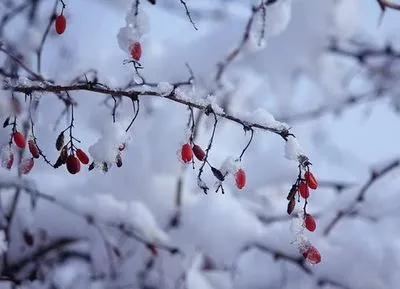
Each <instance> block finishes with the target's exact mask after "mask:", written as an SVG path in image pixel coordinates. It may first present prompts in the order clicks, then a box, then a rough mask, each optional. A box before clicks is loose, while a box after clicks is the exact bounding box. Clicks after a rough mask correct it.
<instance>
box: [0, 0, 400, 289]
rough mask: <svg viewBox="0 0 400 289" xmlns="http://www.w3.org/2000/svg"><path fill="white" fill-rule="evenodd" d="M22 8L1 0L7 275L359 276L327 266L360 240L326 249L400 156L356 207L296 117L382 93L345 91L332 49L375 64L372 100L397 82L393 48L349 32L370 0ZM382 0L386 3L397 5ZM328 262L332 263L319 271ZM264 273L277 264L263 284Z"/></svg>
mask: <svg viewBox="0 0 400 289" xmlns="http://www.w3.org/2000/svg"><path fill="white" fill-rule="evenodd" d="M371 1H372V0H371ZM18 2H21V3H18ZM22 2H23V1H5V2H4V3H1V4H0V78H1V82H0V83H1V84H0V85H1V91H0V119H1V121H2V122H3V127H2V130H1V131H0V157H1V159H0V161H1V173H0V192H1V196H0V197H1V198H0V237H1V238H0V245H1V246H0V251H1V252H2V254H3V261H4V262H3V263H2V267H1V268H0V269H1V270H0V278H1V280H3V281H4V282H8V283H10V284H7V285H11V287H15V286H28V287H31V286H34V287H43V288H44V287H46V288H47V287H49V288H80V287H82V288H91V287H96V288H97V287H98V288H119V287H121V288H123V287H128V288H130V287H132V288H134V287H138V288H188V289H197V288H213V287H215V288H218V287H229V288H230V287H232V288H252V287H260V288H264V287H273V288H275V287H277V284H276V282H275V281H276V280H278V279H279V280H284V281H285V282H288V283H290V284H284V285H282V284H279V286H281V287H282V286H283V287H296V286H298V287H304V286H309V284H310V279H312V280H311V281H313V282H314V281H315V284H318V286H325V285H329V286H330V285H332V286H336V287H343V288H347V287H351V286H348V285H349V284H346V282H343V280H340V279H339V280H336V276H338V274H335V272H333V271H334V269H332V268H340V270H343V271H344V270H346V268H345V267H346V266H350V265H351V262H348V261H346V260H347V259H348V258H353V257H354V258H353V259H354V260H357V257H358V256H355V255H356V254H355V253H354V252H356V253H358V252H360V251H358V250H351V251H350V254H345V253H343V255H342V256H337V254H336V255H335V256H336V257H335V258H337V259H333V258H331V257H330V256H332V255H333V254H332V248H331V247H333V246H330V245H331V243H330V241H331V240H330V233H331V231H332V230H339V228H340V229H341V228H342V227H339V226H337V225H336V224H338V223H340V224H343V225H345V224H346V221H349V220H348V219H351V218H354V217H359V216H361V215H362V218H364V219H366V220H364V219H363V224H364V223H366V222H369V221H370V220H371V222H372V221H376V219H377V217H375V216H370V214H366V213H365V212H367V211H368V210H362V208H361V206H362V203H363V201H364V199H365V198H366V197H368V196H366V192H367V191H368V190H370V187H373V185H374V183H375V182H376V181H378V180H379V179H380V178H381V177H382V176H385V175H386V174H388V173H389V172H391V170H393V169H395V168H397V167H399V166H400V162H399V161H398V159H396V160H394V161H393V162H391V163H389V164H388V165H386V166H383V168H382V167H379V168H378V169H376V170H373V172H372V173H371V176H370V178H369V179H368V181H367V183H366V184H364V185H362V186H360V187H361V188H360V189H359V190H358V192H357V193H358V194H357V195H354V194H353V196H355V198H354V200H349V199H350V197H348V195H345V193H347V192H348V191H349V190H348V189H349V188H350V187H351V186H350V185H348V184H347V183H345V182H344V183H342V182H337V181H336V180H335V178H334V176H333V174H331V173H328V172H330V168H326V167H324V165H326V163H327V162H334V160H333V159H334V158H333V157H331V158H330V159H329V158H328V157H327V159H329V161H327V159H323V158H322V157H321V156H320V155H321V152H320V151H318V153H317V152H316V151H314V149H313V147H312V144H310V143H309V142H307V141H306V140H305V135H306V134H304V131H303V129H302V127H300V128H299V130H297V128H298V127H297V126H296V125H295V124H296V122H297V121H298V120H299V119H300V120H303V119H308V118H314V117H318V116H320V115H323V114H325V113H326V112H330V111H335V112H340V110H342V109H344V108H345V107H347V106H356V105H358V103H363V102H365V101H367V100H368V101H371V100H375V98H374V97H373V96H371V95H370V94H368V95H367V97H365V92H364V91H363V93H361V94H360V95H356V94H354V93H353V92H352V93H351V96H350V97H349V98H348V99H344V97H345V95H346V93H344V91H343V90H342V87H341V86H340V88H341V89H338V88H337V87H336V86H335V85H333V84H337V85H338V86H339V83H341V84H343V83H345V81H344V79H341V75H340V74H341V70H343V71H344V70H346V69H345V68H346V67H345V65H344V64H342V65H340V69H339V71H335V73H328V76H326V75H323V74H322V72H323V70H324V69H325V68H326V67H330V68H332V66H335V65H331V61H332V59H326V58H325V56H326V54H329V55H330V54H334V55H336V56H338V55H339V56H340V57H345V58H349V59H353V61H354V60H355V61H354V62H356V63H357V65H361V66H364V67H363V68H364V72H365V75H362V76H359V77H360V78H362V77H364V78H363V79H361V80H364V82H362V81H361V82H360V83H368V84H369V86H371V87H372V89H373V88H375V89H376V95H378V96H376V99H378V98H383V97H387V95H389V94H390V93H389V92H390V91H389V90H390V89H389V87H391V86H393V87H396V85H397V83H396V79H397V75H398V74H399V73H398V71H400V69H398V67H397V66H398V64H397V62H396V61H395V60H397V58H398V55H399V52H398V51H396V49H395V48H394V46H392V45H391V44H390V45H389V44H388V45H387V46H386V47H384V48H382V49H381V48H379V47H378V46H371V47H363V46H362V45H366V43H368V41H365V43H364V42H363V41H360V40H359V39H355V40H354V39H351V40H348V39H350V38H351V37H350V31H349V30H351V29H350V28H349V27H348V26H344V27H342V26H341V27H339V26H340V25H344V24H341V23H342V22H346V19H347V18H353V17H347V18H346V17H343V18H342V17H339V16H340V15H341V13H343V11H345V12H346V13H349V14H350V15H352V16H354V14H355V13H352V12H354V11H357V13H358V12H359V11H361V10H362V9H361V8H359V9H358V10H357V9H356V10H352V9H355V8H354V7H356V5H355V4H354V3H355V0H349V1H329V0H328V1H317V0H311V1H306V2H304V3H301V5H300V4H293V7H297V8H296V9H298V10H295V9H293V7H292V1H290V0H270V1H258V2H257V1H231V2H232V3H228V2H229V1H223V0H221V1H218V0H216V1H215V2H214V3H206V2H204V1H190V2H189V1H176V2H174V1H154V0H148V1H138V0H130V1H128V2H129V5H125V4H126V3H125V4H120V3H119V2H118V1H115V2H114V1H111V2H112V3H111V2H110V1H109V3H108V2H107V3H101V4H99V3H91V2H90V1H89V2H87V1H76V2H74V1H65V0H53V4H54V5H50V4H51V3H49V2H52V1H27V2H26V3H22ZM167 2H168V3H167ZM250 2H251V3H250ZM333 2H334V3H333ZM350 2H352V3H353V4H348V3H350ZM378 2H379V3H378V4H379V5H380V8H381V11H382V13H384V12H385V11H387V9H397V8H396V7H397V5H396V4H393V3H389V4H388V3H387V2H386V1H378ZM121 3H122V2H121ZM149 4H150V5H149ZM103 5H104V6H103ZM107 5H111V6H112V7H113V9H108V7H109V6H107ZM296 5H297V6H296ZM351 5H354V6H351ZM126 6H128V7H126ZM105 7H107V8H105ZM302 9H304V11H303V10H302ZM398 9H400V7H398ZM121 11H122V12H121ZM297 11H300V12H297ZM301 11H303V13H302V12H301ZM327 11H329V12H327ZM338 11H341V13H339V12H338ZM166 12H167V13H166ZM171 12H179V13H176V15H175V16H174V15H172V14H173V13H172V14H171ZM181 12H184V13H181ZM242 12H246V13H242ZM247 12H248V13H247ZM296 13H299V14H296ZM329 13H332V15H333V16H332V15H330V14H329ZM179 14H182V15H185V18H184V20H185V21H183V22H182V23H185V24H179V23H178V22H179V21H178V22H176V17H177V15H178V17H179ZM242 14H243V15H242ZM247 14H249V15H247ZM292 14H293V15H295V17H294V18H293V23H291V22H290V21H292V20H291V15H292ZM244 17H248V18H247V20H246V23H243V19H244ZM314 18H315V21H313V19H314ZM296 19H297V20H296ZM298 19H301V21H300V20H298ZM304 19H306V21H305V20H304ZM320 19H324V21H322V20H320ZM310 23H311V24H310ZM327 23H329V25H333V27H327V26H326V25H328V24H327ZM150 24H151V25H150ZM117 25H118V26H121V28H120V29H119V30H118V29H115V27H117ZM182 25H186V27H185V26H182ZM212 25H215V26H217V27H213V26H212ZM335 25H337V26H338V27H336V26H335ZM188 27H190V29H192V28H193V31H191V33H193V34H190V37H189V34H188V32H187V29H188ZM150 28H151V29H150ZM344 28H345V29H344ZM197 30H199V32H197ZM66 31H67V33H65V32H66ZM286 31H287V34H286ZM343 31H346V33H349V34H346V37H344V36H343V37H341V35H340V34H341V33H343ZM171 32H172V34H171ZM328 32H329V33H328ZM278 34H280V36H279V37H281V38H280V39H281V40H279V38H275V37H274V36H276V35H278ZM314 34H316V35H314ZM171 35H172V36H173V37H171ZM290 35H291V36H290ZM115 36H116V37H115ZM314 36H315V37H314ZM290 37H292V38H296V39H294V40H293V39H292V40H290V41H294V42H293V43H292V42H290V41H289V38H290ZM115 38H116V39H115ZM297 38H298V39H297ZM314 38H315V39H314ZM336 38H338V39H336ZM299 39H301V40H299ZM236 41H237V43H235V42H236ZM279 43H284V45H283V44H279ZM266 44H268V45H266ZM274 45H276V46H274ZM342 45H343V46H342ZM118 47H119V48H120V50H121V51H118ZM349 47H350V48H349ZM292 48H294V49H292ZM364 48H365V49H364ZM118 52H119V53H118ZM121 52H122V53H121ZM311 52H312V53H311ZM371 57H372V58H374V60H375V61H370V60H371ZM375 58H376V59H375ZM388 63H389V64H390V65H389V64H388ZM352 65H354V63H352ZM303 70H304V71H306V72H307V73H308V74H309V75H308V77H309V78H311V80H314V81H316V80H317V81H319V82H323V85H322V88H323V89H321V91H323V92H324V89H327V88H328V92H329V93H327V94H329V95H330V93H333V94H336V93H337V94H340V96H341V97H340V98H339V99H338V100H337V101H338V103H336V100H335V97H333V96H332V97H331V99H330V100H329V103H328V104H323V103H322V105H321V107H319V103H318V102H317V101H311V100H310V99H307V100H304V99H300V100H298V99H297V100H296V101H294V102H293V101H291V99H290V101H289V97H292V96H293V95H297V93H295V91H294V88H295V87H297V86H294V77H293V76H294V75H296V76H297V75H299V73H302V71H303ZM347 79H348V77H347V78H346V80H347ZM308 80H309V79H308ZM359 80H360V79H359ZM306 82H307V81H306ZM331 82H332V83H331ZM308 85H309V84H308ZM374 85H376V87H374ZM306 86H307V84H306ZM356 86H357V85H356ZM301 87H302V86H301ZM371 87H369V88H370V89H371ZM303 89H304V87H303ZM310 91H311V89H310ZM312 91H314V90H312ZM338 92H339V93H338ZM300 94H301V95H303V94H304V93H303V94H302V93H300ZM396 95H397V94H396ZM275 96H276V98H275ZM330 96H331V95H330ZM300 97H301V96H300ZM266 99H268V101H266ZM321 102H322V101H321ZM392 102H393V103H394V104H393V106H394V107H396V106H398V105H397V104H398V101H396V98H394V99H393V100H392ZM332 103H333V104H334V105H333V106H332V108H331V105H332ZM297 105H299V106H300V107H301V109H300V111H301V113H299V114H297V113H294V112H295V111H297V109H298V107H296V106H297ZM269 109H271V111H274V112H275V116H276V118H275V117H274V116H273V115H272V114H271V113H270V112H269V111H268V110H269ZM292 113H293V115H292ZM319 129H320V130H321V131H318V133H317V134H315V135H316V136H317V137H314V138H313V139H315V140H316V141H320V139H325V136H324V137H323V138H321V137H320V136H321V135H322V130H324V129H325V124H322V125H321V126H320V128H319ZM345 129H347V127H346V128H343V130H345ZM357 129H358V128H357ZM326 130H327V131H329V129H328V128H326ZM298 131H300V132H301V134H300V136H301V137H299V139H297V138H296V135H297V132H298ZM355 133H356V132H355V131H354V130H353V131H352V133H351V135H353V134H355ZM326 138H327V136H326ZM272 139H274V140H276V141H272ZM338 139H339V140H340V139H341V138H339V137H338ZM303 141H304V143H305V144H306V148H307V152H306V150H305V149H303V148H302V147H301V145H300V143H303ZM332 143H333V141H332ZM321 147H322V149H321V150H324V149H325V145H321ZM308 151H311V153H310V154H308ZM323 155H324V156H328V155H329V154H328V153H326V154H325V153H323ZM336 155H337V154H336ZM310 156H312V159H311V157H310ZM285 158H286V159H285ZM338 159H339V158H337V159H336V160H335V161H337V160H338ZM344 159H345V158H344V157H343V158H341V159H340V161H342V162H344ZM341 172H343V168H341ZM342 175H343V174H341V176H342ZM351 189H353V187H351ZM332 191H337V192H338V195H337V198H336V197H335V198H333V197H332V194H331V193H332ZM351 192H353V191H351ZM339 193H342V195H339ZM350 195H352V194H350ZM285 196H286V200H285ZM343 196H344V197H343ZM338 199H340V200H338ZM332 200H333V202H336V203H335V204H334V205H332V206H327V205H326V204H327V203H328V202H332ZM342 200H344V203H342ZM346 202H347V203H346ZM321 204H323V205H321ZM285 210H286V212H285ZM289 221H290V222H291V225H289ZM354 223H355V225H354V226H355V229H354V230H358V229H359V227H358V224H357V223H356V222H354ZM289 226H290V228H291V231H292V235H291V237H290V239H289V238H288V237H287V235H285V234H286V232H287V227H289ZM283 227H285V228H284V229H283ZM351 230H353V229H351ZM282 232H285V233H282ZM374 233H375V231H374ZM338 236H339V237H337V236H336V237H337V239H335V246H336V247H338V246H341V243H340V241H341V239H340V235H339V234H338ZM360 236H361V235H360ZM371 237H372V238H373V236H371ZM348 239H350V238H348ZM277 240H279V242H276V241H277ZM292 247H296V249H297V250H292ZM336 247H335V250H336ZM393 247H394V248H397V247H396V246H393ZM319 250H320V251H319ZM329 251H330V252H329ZM375 251H377V250H375ZM327 252H328V254H325V253H327ZM335 252H336V253H337V251H335ZM254 253H255V254H256V255H254ZM362 253H363V258H364V257H365V258H366V256H369V254H370V250H369V249H368V250H366V251H364V252H362ZM264 254H265V255H267V256H270V257H271V258H264V256H263V255H264ZM392 255H393V256H395V255H394V254H392ZM254 256H257V257H256V258H253V257H254ZM342 258H343V259H342ZM346 258H347V259H346ZM344 259H346V260H344ZM381 259H382V260H384V259H385V258H381ZM249 260H250V262H248V261H249ZM338 260H339V261H340V262H341V261H342V260H344V261H343V262H341V264H340V265H339V266H338V262H339V261H338ZM321 263H323V266H324V267H322V268H323V270H324V274H321V273H320V271H318V270H314V267H313V265H318V266H320V265H319V264H321ZM365 263H366V264H367V263H368V264H373V263H374V262H365ZM392 263H393V264H396V262H392ZM392 263H391V264H392ZM288 264H289V266H286V265H288ZM349 264H350V265H349ZM274 265H277V266H276V267H274ZM353 265H354V264H353ZM342 266H343V269H342ZM389 267H393V268H394V270H395V269H396V268H397V267H396V266H395V265H393V266H389ZM326 268H328V269H326ZM329 268H331V269H329ZM275 269H276V270H275ZM350 269H351V267H350ZM257 270H261V271H260V272H264V271H265V270H269V271H270V272H271V273H270V274H269V275H267V276H268V277H265V278H264V277H263V278H261V279H262V280H261V279H260V280H258V278H254V276H256V275H257V274H253V273H254V272H255V271H257ZM277 270H279V272H278V271H277ZM361 271H363V273H364V270H361ZM370 271H371V272H365V274H366V275H368V276H367V277H365V276H363V278H357V277H354V278H353V279H354V280H356V279H357V280H364V279H366V280H367V281H365V284H362V285H360V284H358V283H357V284H356V286H355V287H357V286H358V287H360V286H361V287H363V286H364V287H365V288H366V287H367V286H370V284H376V282H377V280H378V279H379V278H380V277H381V276H380V275H379V274H375V273H376V272H378V271H379V270H370ZM237 272H240V274H239V275H240V278H239V279H240V280H239V279H238V278H237V276H238V275H237V274H236V273H237ZM275 272H276V273H275ZM349 272H350V271H349ZM278 273H279V278H278V277H277V276H278V275H277V276H273V275H274V274H278ZM330 273H332V274H330ZM299 274H304V277H305V278H299V276H300V275H299ZM374 274H375V275H374ZM261 275H263V274H261ZM261 275H260V276H261ZM377 275H378V276H377ZM386 275H389V274H386ZM386 275H385V276H386ZM263 276H264V275H263ZM370 276H371V277H370ZM275 277H277V278H275ZM368 278H369V279H368ZM267 279H268V280H267ZM303 279H304V280H306V281H304V280H303ZM314 279H315V280H314ZM271 280H272V281H271ZM371 280H372V281H373V282H370V281H371ZM378 281H381V280H378ZM303 282H305V283H304V284H303ZM349 282H350V281H349ZM360 282H361V281H360ZM220 283H221V284H220ZM222 283H223V284H222ZM270 283H271V284H270ZM389 283H390V284H397V283H396V282H394V281H392V280H391V281H390V282H389ZM305 284H307V285H305ZM379 284H384V282H380V283H379ZM279 286H278V287H279ZM382 286H383V285H382Z"/></svg>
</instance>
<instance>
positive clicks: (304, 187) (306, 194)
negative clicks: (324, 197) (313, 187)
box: [298, 181, 310, 199]
mask: <svg viewBox="0 0 400 289" xmlns="http://www.w3.org/2000/svg"><path fill="white" fill-rule="evenodd" d="M298 190H299V193H300V196H302V197H303V198H304V199H307V198H308V197H309V196H310V191H309V190H308V187H307V184H306V183H305V182H303V181H301V182H300V184H299V187H298Z"/></svg>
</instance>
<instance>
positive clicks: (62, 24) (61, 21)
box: [56, 15, 67, 34]
mask: <svg viewBox="0 0 400 289" xmlns="http://www.w3.org/2000/svg"><path fill="white" fill-rule="evenodd" d="M66 27H67V19H65V17H64V15H58V16H57V17H56V32H57V33H58V34H63V33H64V31H65V28H66Z"/></svg>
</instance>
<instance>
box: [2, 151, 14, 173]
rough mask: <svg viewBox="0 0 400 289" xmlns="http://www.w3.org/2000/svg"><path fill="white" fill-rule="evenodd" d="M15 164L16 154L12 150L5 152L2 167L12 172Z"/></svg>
mask: <svg viewBox="0 0 400 289" xmlns="http://www.w3.org/2000/svg"><path fill="white" fill-rule="evenodd" d="M13 163H14V154H13V153H12V151H11V150H4V151H3V152H2V154H1V166H2V167H3V168H6V169H8V170H11V168H12V165H13Z"/></svg>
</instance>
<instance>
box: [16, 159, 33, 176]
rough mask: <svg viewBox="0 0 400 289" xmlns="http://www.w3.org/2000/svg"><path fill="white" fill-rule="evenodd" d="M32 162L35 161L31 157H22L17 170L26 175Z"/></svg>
mask: <svg viewBox="0 0 400 289" xmlns="http://www.w3.org/2000/svg"><path fill="white" fill-rule="evenodd" d="M34 164H35V162H34V161H33V158H29V159H23V160H22V161H21V164H20V166H19V171H20V172H21V174H23V175H27V174H29V172H30V171H31V170H32V168H33V165H34Z"/></svg>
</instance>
